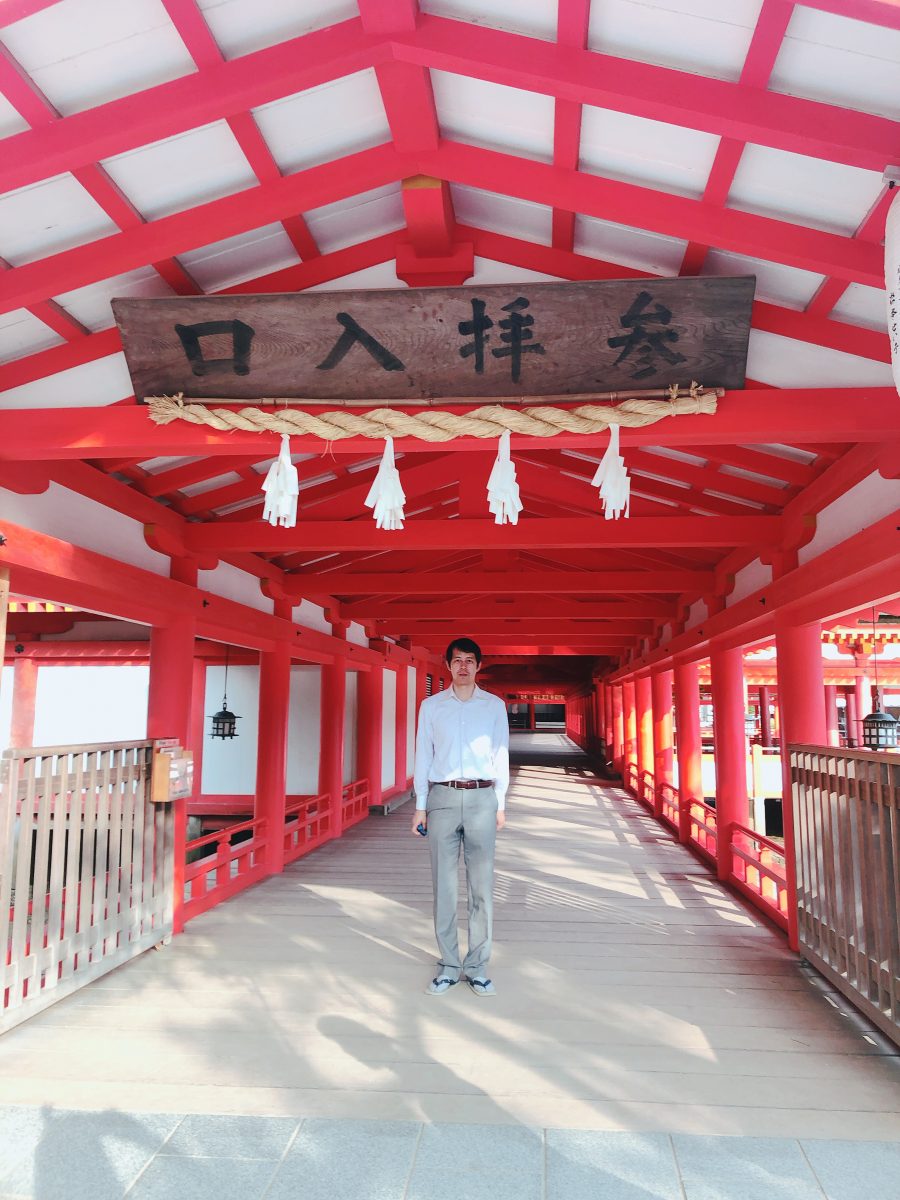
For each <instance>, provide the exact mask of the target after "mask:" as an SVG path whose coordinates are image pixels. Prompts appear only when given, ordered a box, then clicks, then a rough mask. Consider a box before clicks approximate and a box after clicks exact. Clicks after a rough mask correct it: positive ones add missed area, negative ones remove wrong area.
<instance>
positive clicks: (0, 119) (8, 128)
mask: <svg viewBox="0 0 900 1200" xmlns="http://www.w3.org/2000/svg"><path fill="white" fill-rule="evenodd" d="M28 128H29V125H28V122H27V121H26V120H25V118H24V117H23V116H21V115H20V113H19V111H18V109H17V108H14V107H13V105H12V104H10V102H9V101H8V100H7V98H6V97H5V96H0V138H5V137H10V136H11V135H12V134H14V133H24V131H25V130H26V129H28Z"/></svg>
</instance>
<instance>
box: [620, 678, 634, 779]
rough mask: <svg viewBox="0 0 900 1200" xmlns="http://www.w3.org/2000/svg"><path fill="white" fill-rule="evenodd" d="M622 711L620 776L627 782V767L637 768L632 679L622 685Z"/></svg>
mask: <svg viewBox="0 0 900 1200" xmlns="http://www.w3.org/2000/svg"><path fill="white" fill-rule="evenodd" d="M622 712H623V717H624V730H625V738H624V744H623V751H622V778H623V779H624V780H625V783H626V785H627V783H628V773H629V767H634V768H635V769H637V711H636V709H635V704H634V680H633V679H628V680H626V681H625V683H624V684H623V685H622Z"/></svg>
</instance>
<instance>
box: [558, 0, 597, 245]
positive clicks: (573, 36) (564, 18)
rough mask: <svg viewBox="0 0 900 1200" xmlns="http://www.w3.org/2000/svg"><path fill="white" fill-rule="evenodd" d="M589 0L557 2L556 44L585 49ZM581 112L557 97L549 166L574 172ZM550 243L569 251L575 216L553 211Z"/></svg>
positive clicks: (577, 157) (577, 158) (573, 233)
mask: <svg viewBox="0 0 900 1200" xmlns="http://www.w3.org/2000/svg"><path fill="white" fill-rule="evenodd" d="M590 15H591V0H560V3H559V6H558V10H557V19H556V41H557V44H558V45H560V46H572V47H574V48H576V49H578V50H584V49H586V48H587V39H588V25H589V23H590ZM581 111H582V106H581V104H580V103H578V101H576V100H564V99H561V98H557V99H556V102H555V104H554V109H553V165H554V166H555V167H562V168H563V169H565V170H569V171H577V170H578V162H579V155H580V149H581ZM551 241H552V244H553V245H554V246H557V247H559V248H560V249H562V250H572V249H573V248H574V243H575V213H574V212H568V211H566V210H565V209H561V208H554V210H553V219H552V237H551Z"/></svg>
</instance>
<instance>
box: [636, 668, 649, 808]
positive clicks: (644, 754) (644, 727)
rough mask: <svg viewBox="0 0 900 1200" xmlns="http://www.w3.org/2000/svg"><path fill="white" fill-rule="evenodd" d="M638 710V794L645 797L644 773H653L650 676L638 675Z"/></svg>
mask: <svg viewBox="0 0 900 1200" xmlns="http://www.w3.org/2000/svg"><path fill="white" fill-rule="evenodd" d="M634 702H635V707H636V709H637V712H636V718H637V766H638V776H639V783H638V794H639V795H640V796H641V797H642V798H643V796H644V772H645V771H647V772H649V773H650V774H652V773H653V690H652V688H651V686H650V676H649V675H638V677H637V679H636V680H635V684H634Z"/></svg>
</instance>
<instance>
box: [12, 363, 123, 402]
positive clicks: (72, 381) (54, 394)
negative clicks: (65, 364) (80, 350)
mask: <svg viewBox="0 0 900 1200" xmlns="http://www.w3.org/2000/svg"><path fill="white" fill-rule="evenodd" d="M133 391H134V389H133V387H132V385H131V377H130V376H129V374H128V367H127V366H126V365H125V355H124V354H111V355H109V357H108V358H98V359H97V360H96V361H95V362H90V363H83V364H82V365H81V366H80V367H70V368H69V369H68V371H57V372H56V373H55V374H53V375H48V376H46V378H44V379H36V380H34V382H33V383H23V384H22V385H21V386H20V387H14V388H7V389H6V391H4V393H3V407H4V408H97V407H100V406H103V405H106V404H115V403H116V402H117V401H119V400H125V399H126V398H127V397H128V396H130V395H131V394H132V392H133Z"/></svg>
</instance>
